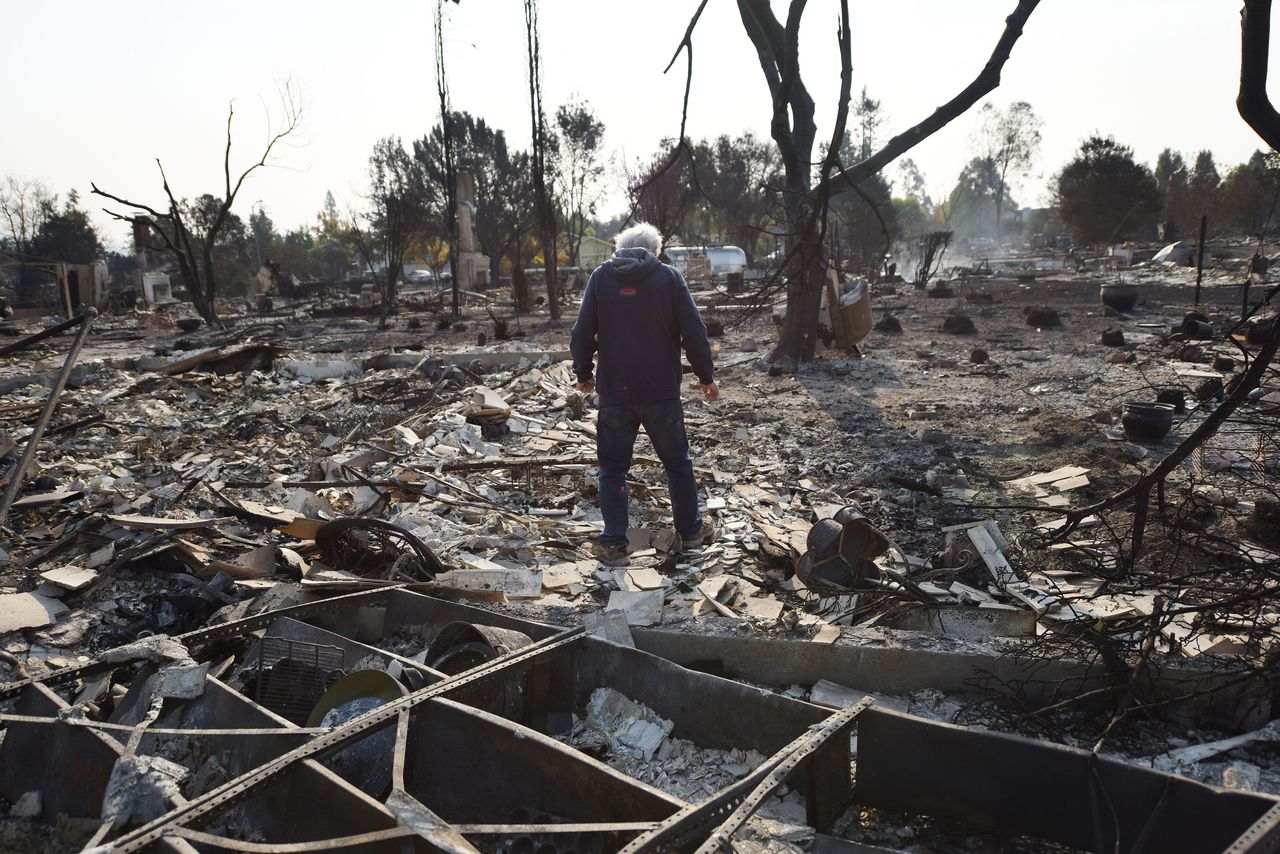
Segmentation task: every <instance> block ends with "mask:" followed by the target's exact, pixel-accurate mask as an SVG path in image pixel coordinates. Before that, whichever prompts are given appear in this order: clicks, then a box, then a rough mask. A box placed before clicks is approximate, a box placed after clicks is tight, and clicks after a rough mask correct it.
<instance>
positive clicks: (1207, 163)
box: [1187, 149, 1222, 219]
mask: <svg viewBox="0 0 1280 854" xmlns="http://www.w3.org/2000/svg"><path fill="white" fill-rule="evenodd" d="M1187 189H1188V190H1190V192H1191V199H1192V202H1193V203H1194V204H1195V205H1196V207H1197V209H1198V213H1199V214H1200V215H1201V216H1203V215H1206V214H1208V215H1209V217H1210V219H1212V218H1213V213H1214V212H1215V209H1216V208H1217V206H1218V197H1219V194H1220V191H1221V189H1222V177H1221V176H1220V175H1219V174H1218V165H1217V164H1216V163H1215V162H1214V160H1213V152H1212V151H1209V150H1207V149H1206V150H1204V151H1201V152H1200V153H1199V154H1197V155H1196V165H1195V167H1194V168H1193V169H1192V170H1191V179H1190V180H1189V181H1188V186H1187Z"/></svg>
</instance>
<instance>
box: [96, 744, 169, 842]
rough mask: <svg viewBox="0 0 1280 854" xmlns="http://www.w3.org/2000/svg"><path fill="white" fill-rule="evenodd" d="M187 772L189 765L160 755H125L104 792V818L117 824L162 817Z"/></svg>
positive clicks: (121, 824)
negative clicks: (185, 765) (185, 766)
mask: <svg viewBox="0 0 1280 854" xmlns="http://www.w3.org/2000/svg"><path fill="white" fill-rule="evenodd" d="M186 776H187V769H186V768H183V767H182V766H181V765H179V764H178V763H176V762H170V761H169V760H168V759H162V758H160V757H159V756H122V757H120V758H119V759H117V760H116V764H115V767H114V768H112V769H111V779H110V780H108V781H107V790H106V791H105V792H104V793H103V795H102V818H103V819H104V820H113V821H114V822H115V824H116V826H118V827H119V826H127V825H129V824H143V823H146V822H148V821H152V820H154V819H156V818H159V817H160V816H162V815H164V814H165V813H166V812H168V811H169V810H170V809H172V808H173V805H174V804H173V800H174V798H175V797H178V796H180V794H181V793H180V791H179V789H178V784H179V783H181V782H182V780H183V779H185V778H186Z"/></svg>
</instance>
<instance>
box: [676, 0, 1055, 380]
mask: <svg viewBox="0 0 1280 854" xmlns="http://www.w3.org/2000/svg"><path fill="white" fill-rule="evenodd" d="M1038 5H1039V0H1019V2H1018V4H1017V7H1016V8H1015V9H1014V10H1013V12H1012V13H1011V14H1010V15H1009V17H1008V18H1007V19H1006V21H1005V29H1004V32H1003V34H1002V35H1001V36H1000V39H999V40H998V41H997V42H996V46H995V49H994V50H993V51H992V53H991V56H990V58H989V59H988V60H987V63H986V65H985V66H984V67H983V69H982V71H981V72H979V73H978V75H977V76H976V77H975V78H974V79H973V81H972V82H971V83H969V85H968V86H966V87H965V88H964V89H963V90H962V91H961V92H960V93H959V94H957V95H956V96H955V97H953V98H952V99H951V100H950V101H948V102H946V103H945V104H943V105H942V106H941V107H938V108H937V109H936V110H934V111H933V113H932V114H930V115H929V116H928V117H927V118H925V119H924V120H922V121H920V122H919V123H917V124H916V125H914V126H912V127H911V128H909V129H907V130H906V131H904V132H902V133H900V134H898V135H897V136H895V137H893V138H892V139H890V140H889V141H888V142H887V143H885V144H884V145H883V146H882V147H881V148H880V149H878V150H877V151H875V152H873V153H871V154H870V155H869V156H867V157H864V158H862V159H861V160H860V161H858V162H857V163H854V164H850V165H845V164H843V163H841V162H840V157H839V150H840V142H841V140H842V139H843V138H844V134H845V128H846V125H847V123H848V118H849V102H850V89H851V86H852V78H853V71H852V57H851V55H850V54H851V47H850V45H851V41H852V40H851V37H850V32H849V4H848V2H847V0H842V2H841V4H840V25H839V29H838V43H839V50H840V65H841V70H840V97H839V101H838V103H837V111H836V121H835V127H834V130H833V133H832V137H831V143H830V144H829V145H828V147H827V154H826V156H825V157H824V158H823V159H822V162H821V164H820V165H819V168H818V172H817V175H816V178H815V176H814V173H813V146H814V141H815V138H816V136H817V126H816V125H815V123H814V102H813V98H812V97H811V96H810V94H809V91H808V89H807V88H806V87H805V84H804V81H803V79H802V77H801V74H800V59H799V54H800V22H801V18H802V17H803V16H804V10H805V6H806V2H805V0H791V2H790V3H789V4H788V7H787V14H786V19H785V22H782V21H779V20H778V18H777V16H776V15H775V14H774V12H773V9H772V8H771V6H770V4H769V2H768V0H738V11H739V13H740V16H741V19H742V25H743V28H744V29H745V30H746V33H747V36H748V37H749V38H750V39H751V42H752V44H753V45H754V46H755V48H756V53H757V55H758V57H759V61H760V69H761V71H762V72H763V74H764V78H765V82H766V83H767V85H768V87H769V94H770V97H771V100H772V103H773V116H772V119H771V121H770V128H769V129H770V135H771V136H772V137H773V141H774V143H775V144H776V145H777V146H778V152H779V154H780V155H781V157H782V164H783V186H782V192H783V213H784V223H785V226H784V230H785V232H786V236H787V239H788V252H787V257H786V259H785V262H784V264H783V275H784V277H785V280H786V287H787V317H786V320H785V321H784V323H783V327H782V333H781V335H780V337H779V340H778V344H777V346H776V347H775V348H774V350H773V352H772V353H771V354H770V356H769V360H770V361H771V362H782V361H785V362H788V363H794V362H797V361H804V360H809V359H812V358H813V355H814V350H815V345H816V342H817V333H818V309H819V305H820V303H821V298H822V289H823V285H824V282H825V280H826V275H827V263H826V259H825V257H824V253H823V239H824V232H825V229H826V221H827V211H828V205H829V202H830V200H831V197H832V196H833V195H835V194H836V193H839V192H844V191H851V190H852V189H853V188H855V187H857V186H859V185H860V184H861V183H862V182H863V181H864V180H865V179H867V178H868V177H870V176H872V175H875V174H877V173H878V172H880V170H881V169H883V168H884V167H885V166H887V165H888V164H889V163H891V162H892V161H893V160H895V159H896V158H898V157H900V156H901V155H903V154H904V153H906V152H907V151H910V150H911V149H912V148H914V147H915V146H916V145H918V144H919V143H920V142H921V141H923V140H924V139H926V138H928V137H929V136H931V135H932V134H934V133H936V132H937V131H938V130H940V129H941V128H943V127H944V126H946V125H947V124H948V123H949V122H951V121H952V120H953V119H955V118H956V117H957V116H959V115H961V114H962V113H964V112H965V111H967V110H968V109H969V108H970V107H972V106H973V105H974V104H976V103H977V102H978V101H979V100H980V99H981V98H982V97H983V96H984V95H986V94H987V93H989V92H991V91H992V90H993V89H995V88H996V87H997V86H999V85H1000V72H1001V69H1003V68H1004V65H1005V63H1006V62H1007V61H1008V59H1009V54H1010V52H1011V51H1012V49H1013V46H1014V44H1015V43H1016V42H1017V40H1018V39H1019V38H1020V37H1021V35H1022V29H1023V27H1024V26H1025V24H1026V22H1027V19H1028V18H1029V17H1030V16H1031V13H1032V12H1033V11H1035V8H1036V7H1037V6H1038ZM705 6H706V3H705V0H704V2H703V3H702V4H700V5H699V7H698V9H697V11H696V12H695V14H694V16H693V19H692V20H691V21H690V23H689V27H688V29H687V30H686V31H685V35H684V38H683V39H682V40H681V42H680V45H679V47H678V48H677V49H676V56H679V53H680V51H682V50H683V51H687V59H688V62H689V74H690V79H691V76H692V66H693V41H692V35H693V31H694V28H695V27H696V26H697V22H698V18H699V17H700V16H701V13H702V10H703V8H704V7H705ZM674 59H675V58H674V57H673V60H672V61H673V62H674ZM668 67H670V66H668ZM685 102H686V107H687V103H688V89H687V84H686V97H685ZM681 135H682V137H683V122H682V128H681Z"/></svg>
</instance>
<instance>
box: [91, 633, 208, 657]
mask: <svg viewBox="0 0 1280 854" xmlns="http://www.w3.org/2000/svg"><path fill="white" fill-rule="evenodd" d="M144 659H145V660H146V661H155V662H160V661H192V660H193V659H192V658H191V653H189V652H188V651H187V648H186V647H185V646H184V645H183V643H182V641H180V640H178V639H176V638H171V637H169V636H168V635H152V636H151V637H149V638H143V639H142V640H139V641H134V642H133V643H127V644H125V645H124V646H118V647H115V648H114V649H109V650H107V651H106V652H104V653H103V654H102V660H103V661H106V662H108V663H111V664H115V663H121V662H129V661H142V660H144Z"/></svg>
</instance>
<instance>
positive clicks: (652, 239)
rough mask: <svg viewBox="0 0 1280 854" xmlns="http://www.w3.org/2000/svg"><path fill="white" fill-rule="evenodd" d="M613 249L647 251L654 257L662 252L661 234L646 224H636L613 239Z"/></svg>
mask: <svg viewBox="0 0 1280 854" xmlns="http://www.w3.org/2000/svg"><path fill="white" fill-rule="evenodd" d="M613 248H614V249H648V250H649V251H650V252H652V253H653V254H654V255H657V254H658V253H659V252H661V251H662V232H660V231H658V229H656V228H654V227H653V226H652V225H649V223H647V222H637V223H636V224H635V225H633V226H631V227H630V228H628V229H624V230H623V231H622V232H621V233H620V234H619V235H618V236H617V237H615V238H613Z"/></svg>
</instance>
